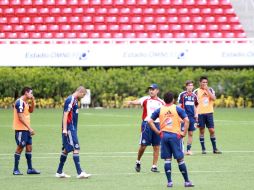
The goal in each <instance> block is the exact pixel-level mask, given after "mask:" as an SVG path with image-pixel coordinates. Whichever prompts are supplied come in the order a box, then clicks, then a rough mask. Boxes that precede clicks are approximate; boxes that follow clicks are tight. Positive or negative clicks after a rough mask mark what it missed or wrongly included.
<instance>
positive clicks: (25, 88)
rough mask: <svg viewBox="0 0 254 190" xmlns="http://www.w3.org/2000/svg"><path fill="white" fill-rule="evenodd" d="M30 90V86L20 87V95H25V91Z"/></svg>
mask: <svg viewBox="0 0 254 190" xmlns="http://www.w3.org/2000/svg"><path fill="white" fill-rule="evenodd" d="M30 90H32V88H30V87H27V86H26V87H24V88H23V89H22V91H21V95H25V93H26V92H29V91H30Z"/></svg>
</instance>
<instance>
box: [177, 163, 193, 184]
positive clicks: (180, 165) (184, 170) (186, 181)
mask: <svg viewBox="0 0 254 190" xmlns="http://www.w3.org/2000/svg"><path fill="white" fill-rule="evenodd" d="M177 162H178V168H179V170H180V172H181V173H182V176H183V178H184V186H185V187H194V184H193V183H192V182H191V181H190V180H189V176H188V170H187V167H186V164H185V162H184V159H183V158H180V159H177Z"/></svg>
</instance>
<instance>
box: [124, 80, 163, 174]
mask: <svg viewBox="0 0 254 190" xmlns="http://www.w3.org/2000/svg"><path fill="white" fill-rule="evenodd" d="M148 91H149V96H144V97H142V98H140V99H137V100H134V101H129V102H128V104H129V105H131V104H133V105H141V106H142V107H143V114H142V124H141V136H140V143H139V144H140V147H139V150H138V156H137V160H136V166H135V169H136V171H137V172H140V170H141V157H142V156H143V154H144V152H145V149H146V147H147V146H150V145H152V146H153V165H152V168H151V171H152V172H159V170H158V167H157V162H158V158H159V151H160V136H159V135H157V134H156V133H154V132H153V131H152V130H151V128H150V127H149V125H148V123H147V121H148V118H150V116H151V114H152V113H153V112H154V110H156V109H157V108H160V107H161V106H162V105H164V101H163V100H162V99H160V98H159V97H158V93H159V87H158V85H157V84H151V85H150V86H149V87H148ZM154 124H155V126H156V127H157V128H158V129H159V127H160V126H159V119H157V120H155V121H154Z"/></svg>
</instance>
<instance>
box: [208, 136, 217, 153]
mask: <svg viewBox="0 0 254 190" xmlns="http://www.w3.org/2000/svg"><path fill="white" fill-rule="evenodd" d="M210 139H211V142H212V145H213V150H216V149H217V147H216V137H211V138H210Z"/></svg>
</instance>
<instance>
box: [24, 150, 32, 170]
mask: <svg viewBox="0 0 254 190" xmlns="http://www.w3.org/2000/svg"><path fill="white" fill-rule="evenodd" d="M25 155H26V162H27V167H28V169H32V168H33V167H32V152H26V154H25Z"/></svg>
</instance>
